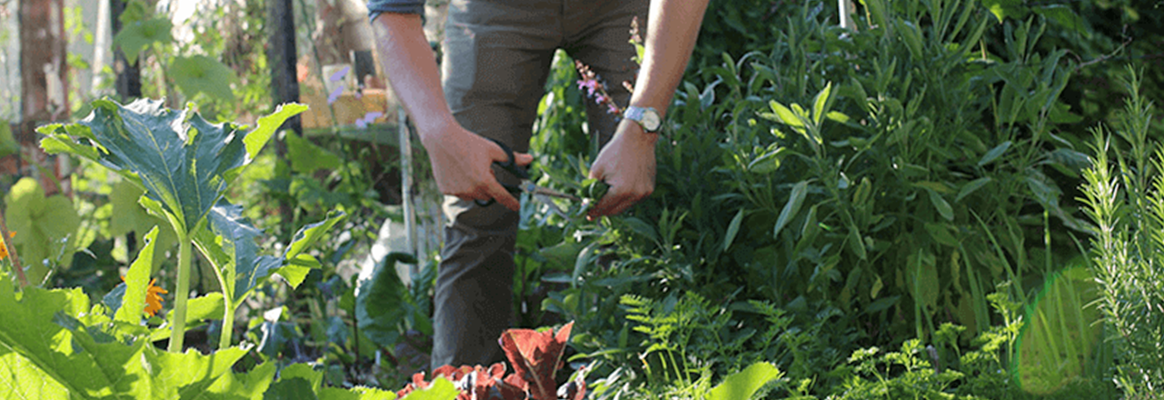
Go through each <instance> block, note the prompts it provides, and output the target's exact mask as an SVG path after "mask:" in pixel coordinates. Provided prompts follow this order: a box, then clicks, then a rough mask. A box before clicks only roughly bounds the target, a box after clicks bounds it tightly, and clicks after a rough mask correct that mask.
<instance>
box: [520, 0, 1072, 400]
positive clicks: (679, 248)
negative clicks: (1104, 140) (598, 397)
mask: <svg viewBox="0 0 1164 400" xmlns="http://www.w3.org/2000/svg"><path fill="white" fill-rule="evenodd" d="M830 4H831V3H830ZM773 7H774V8H776V7H775V6H773ZM778 9H779V11H780V12H784V13H785V14H783V15H781V16H779V17H771V18H775V20H777V21H780V23H779V24H772V25H778V27H773V28H771V29H772V31H764V33H762V34H759V33H758V34H757V35H754V36H755V37H757V38H760V37H763V38H766V37H767V36H766V35H767V34H769V33H770V34H771V35H773V37H774V38H775V39H774V40H771V41H770V42H767V44H764V45H758V46H759V47H757V48H762V49H767V50H763V51H754V52H749V53H746V54H743V55H739V56H733V55H731V54H726V53H725V54H720V55H719V57H720V60H718V61H711V60H708V59H706V58H703V59H697V60H696V61H695V65H698V66H700V69H699V70H698V71H696V72H695V73H694V77H693V78H692V79H691V80H689V81H688V82H687V83H684V85H683V86H681V87H680V90H679V92H678V94H677V98H676V102H675V104H674V105H673V106H672V107H671V109H670V110H669V113H668V126H667V128H666V131H665V132H666V137H665V138H663V139H661V140H660V142H659V145H658V147H657V153H656V156H657V159H658V175H657V178H656V190H655V193H654V194H653V195H652V196H651V197H650V198H648V199H647V200H645V201H644V202H643V203H641V204H640V205H639V206H637V207H635V209H634V210H632V211H631V212H630V213H628V214H626V215H624V216H620V217H613V218H608V219H605V220H603V221H599V222H596V223H587V222H585V221H578V220H571V219H569V218H562V217H560V216H557V215H554V214H553V213H552V212H549V211H548V210H547V209H546V208H544V207H540V206H537V205H530V204H527V209H526V210H524V212H523V219H522V223H523V228H525V229H526V230H523V233H522V237H520V238H519V265H523V262H524V263H525V264H528V265H534V267H530V268H529V269H527V270H525V273H526V275H523V277H525V278H526V279H527V280H526V282H529V281H530V280H529V279H528V277H538V276H540V277H541V279H540V281H538V282H537V283H536V284H529V285H530V286H538V287H560V288H563V289H562V290H558V291H551V292H550V293H549V294H548V295H546V298H545V299H544V300H542V304H543V308H544V309H545V310H549V311H553V312H555V313H561V314H563V315H564V317H565V318H567V319H573V320H576V321H577V324H578V329H579V333H578V335H577V336H576V337H575V338H574V345H575V348H576V349H578V351H579V353H580V354H579V355H577V356H575V357H573V358H572V360H574V361H575V362H581V361H585V360H590V361H591V362H595V363H598V364H600V367H598V368H597V369H596V371H602V372H604V373H610V374H617V375H619V376H620V379H619V380H618V382H620V383H619V384H620V385H621V384H627V385H631V386H633V385H635V384H643V383H644V382H649V381H650V380H651V379H656V378H655V377H660V378H659V379H663V378H661V377H663V376H664V375H659V373H661V372H660V371H665V370H666V368H672V369H673V368H675V364H676V362H670V361H667V362H670V363H671V367H666V366H664V362H665V361H664V359H665V358H669V357H671V355H670V354H667V352H666V351H661V350H660V349H662V348H667V346H663V347H662V348H660V347H658V346H652V345H651V343H652V342H651V340H650V338H651V336H650V335H649V332H637V331H636V330H635V329H634V327H633V326H628V325H626V324H625V323H624V320H625V318H626V317H627V316H628V313H629V315H634V314H633V312H631V311H632V309H633V307H637V306H634V305H625V304H621V303H620V301H619V299H620V298H623V296H624V295H628V294H633V295H635V296H637V297H636V298H638V299H641V300H642V301H651V302H655V303H657V304H658V305H659V307H661V308H660V310H661V311H667V312H671V311H674V312H678V310H681V309H682V306H681V305H682V304H683V301H684V300H683V299H685V298H687V297H686V296H687V295H686V293H690V292H695V293H698V294H699V296H700V298H701V299H704V300H703V301H706V302H709V304H711V305H713V306H712V307H711V309H718V310H725V311H721V312H720V313H719V314H716V313H712V314H709V315H707V316H706V318H704V319H695V320H690V321H688V322H689V323H690V324H693V326H695V327H701V326H703V327H706V326H718V327H721V328H722V329H724V330H726V331H728V332H730V333H724V337H721V338H720V340H722V342H723V343H740V345H738V346H731V345H726V347H724V348H726V349H727V350H722V348H716V349H713V348H711V347H706V348H705V347H701V346H710V345H706V344H702V343H703V342H702V341H699V340H691V341H688V342H684V343H689V344H690V345H689V346H688V348H687V351H685V352H680V353H678V354H682V355H683V356H684V357H685V358H686V359H685V360H681V361H680V362H678V364H682V365H686V366H688V367H690V368H691V369H690V370H689V371H687V372H686V373H679V374H675V373H670V376H671V377H672V379H675V378H677V379H681V380H684V379H692V378H691V376H698V375H699V373H700V372H699V371H704V370H706V371H710V372H709V373H710V374H712V375H714V376H724V375H726V374H728V373H731V372H733V371H738V370H739V369H740V368H742V367H744V366H746V365H747V364H746V363H745V361H743V360H745V359H751V358H753V357H754V358H755V359H762V360H767V361H771V362H774V363H776V364H777V365H779V366H781V368H782V369H784V370H785V371H786V372H787V374H788V376H790V377H805V378H809V379H811V380H812V382H813V383H812V384H811V385H808V389H806V390H807V392H806V393H815V394H823V393H828V392H829V388H831V387H834V386H836V385H839V384H840V383H841V382H843V377H842V376H841V375H837V374H830V373H829V372H828V371H833V370H834V367H835V366H837V365H841V364H843V363H844V362H845V360H846V359H847V358H848V356H849V354H850V353H851V352H852V351H853V350H856V349H859V348H866V347H870V346H875V345H876V346H886V347H891V348H893V347H898V346H900V345H901V344H902V343H903V340H904V339H905V338H916V339H917V340H919V341H920V342H919V343H922V344H933V345H934V346H937V350H938V351H941V352H951V351H954V350H953V348H952V347H953V346H954V345H953V344H952V343H953V342H951V341H946V342H939V341H937V340H936V338H935V336H936V333H937V332H939V331H940V329H939V327H940V326H941V325H942V324H943V323H954V324H957V325H961V326H965V327H966V329H965V330H964V331H961V332H962V333H960V334H959V340H961V341H967V340H970V339H972V338H974V337H977V336H979V335H981V334H984V333H988V332H990V331H991V329H992V328H991V327H992V326H997V325H1000V324H1002V323H1003V321H1001V320H1000V319H999V317H998V316H997V315H994V314H992V313H991V305H990V302H989V301H988V300H987V294H989V293H994V292H996V291H997V292H1000V293H1002V294H1004V295H1005V296H1007V298H1011V299H1013V301H1015V302H1017V303H1018V304H1023V305H1028V304H1031V300H1032V299H1033V298H1034V297H1035V296H1034V293H1035V291H1036V290H1037V289H1038V288H1040V287H1041V286H1042V283H1043V281H1044V279H1046V278H1047V277H1050V276H1052V275H1053V274H1054V273H1055V272H1056V271H1057V270H1058V269H1059V267H1058V266H1059V265H1063V264H1066V262H1067V260H1070V259H1072V258H1074V257H1077V256H1078V255H1079V249H1078V248H1077V247H1076V246H1075V245H1074V243H1075V242H1074V240H1073V237H1074V236H1077V235H1083V234H1085V232H1088V224H1087V223H1086V222H1084V221H1081V220H1079V219H1078V218H1077V214H1078V211H1077V209H1076V205H1075V204H1074V202H1073V199H1072V197H1070V196H1065V195H1064V194H1063V193H1064V190H1065V189H1064V187H1067V188H1068V190H1070V189H1069V188H1070V186H1069V185H1068V186H1064V185H1062V184H1061V182H1072V181H1073V180H1077V179H1079V177H1080V172H1081V170H1082V169H1083V168H1085V167H1086V166H1087V165H1088V161H1087V156H1086V154H1084V153H1082V152H1080V151H1078V150H1077V149H1076V148H1075V147H1074V145H1073V144H1072V142H1071V141H1070V140H1065V139H1063V138H1062V137H1060V136H1059V134H1060V133H1061V129H1062V127H1064V126H1066V124H1070V123H1073V122H1075V121H1077V120H1078V117H1077V116H1076V115H1074V114H1072V110H1071V109H1070V107H1069V106H1068V105H1066V104H1065V103H1064V102H1063V101H1062V100H1061V99H1060V95H1061V93H1062V91H1063V90H1064V87H1066V85H1067V84H1068V82H1069V81H1070V77H1071V75H1072V72H1073V71H1074V69H1073V68H1072V67H1071V64H1072V60H1071V59H1070V58H1068V57H1066V52H1065V51H1061V50H1051V51H1047V50H1043V48H1042V47H1040V46H1039V43H1040V39H1041V38H1042V37H1043V35H1044V34H1045V33H1046V32H1047V31H1048V30H1049V29H1056V28H1055V25H1051V24H1048V23H1047V21H1046V19H1045V18H1042V17H1039V16H1037V15H1036V16H1031V17H1029V18H1027V19H1025V20H1023V21H1016V22H1012V23H1006V24H1000V23H999V19H998V18H997V17H996V16H995V15H993V14H992V13H991V12H990V11H989V10H988V9H987V8H986V7H983V6H982V4H981V3H980V2H976V1H937V0H931V1H920V2H885V1H866V2H865V3H864V7H863V9H862V10H861V13H860V14H859V15H858V16H859V18H858V29H857V30H856V31H845V30H843V29H841V28H839V27H837V26H835V22H833V21H835V16H833V15H830V13H831V12H832V11H831V8H830V5H825V6H823V7H822V6H821V5H820V4H818V3H809V4H801V5H797V6H787V7H786V6H783V5H781V6H780V7H778ZM789 9H793V11H788V10H789ZM826 10H830V11H826ZM741 18H742V17H741ZM830 19H832V20H830ZM723 24H725V25H730V22H724V23H723ZM713 25H715V24H713ZM765 26H768V25H765ZM986 38H997V39H1002V40H998V41H995V42H994V43H995V44H992V45H984V42H985V40H986ZM765 40H767V39H765ZM722 45H723V44H722V43H720V42H716V41H713V42H712V44H711V46H712V48H715V49H719V48H720V47H715V46H722ZM701 46H702V45H701ZM764 46H768V47H764ZM745 47H747V46H745ZM705 53H706V52H704V53H700V52H699V51H697V54H705ZM729 53H730V52H729ZM558 63H559V64H558V65H559V66H560V68H558V69H556V72H555V73H554V74H553V75H552V76H551V80H550V83H549V90H550V94H549V95H547V97H546V98H545V99H544V100H543V104H542V109H541V110H540V111H541V113H540V114H541V115H542V117H541V119H540V120H539V123H538V125H537V129H539V130H540V131H539V134H538V135H537V136H535V139H534V144H533V150H532V152H533V153H534V154H535V155H536V156H537V157H539V158H538V159H537V160H535V165H536V166H537V168H538V169H540V172H541V173H542V177H541V181H542V182H541V183H543V184H546V185H549V186H559V187H560V188H562V189H573V190H579V189H581V188H580V187H579V185H577V182H580V181H581V178H580V177H584V176H585V173H586V165H587V161H588V159H589V158H588V156H587V155H586V154H585V153H584V152H585V151H586V150H585V149H587V148H588V147H589V146H586V144H585V142H583V141H581V140H579V139H578V138H577V136H578V135H577V133H578V132H577V130H576V129H573V128H565V127H568V126H580V125H581V123H580V121H581V120H582V118H581V117H580V115H579V110H580V109H581V105H580V104H581V103H580V102H579V100H577V97H579V91H577V90H576V88H574V87H573V85H574V80H576V79H577V78H576V76H575V75H573V73H572V71H570V69H569V68H568V67H567V66H568V65H570V63H569V62H568V61H565V60H559V61H558ZM607 86H608V89H609V88H612V87H614V86H615V85H614V84H613V83H609V82H608V83H607ZM562 153H564V155H561V154H562ZM593 154H594V153H593V149H591V153H590V155H589V156H590V157H592V156H593ZM519 279H522V278H519ZM529 300H530V299H529V298H526V297H522V298H519V299H518V300H517V302H518V303H520V304H519V306H523V305H524V306H529V305H530V303H531V302H530V301H529ZM750 301H760V302H763V303H765V304H771V305H773V306H774V307H777V308H779V309H781V310H783V311H784V312H785V313H786V314H785V315H784V316H783V317H782V318H787V322H783V323H781V324H777V326H783V327H784V328H781V330H780V332H779V333H775V335H776V336H777V337H779V338H780V339H779V340H771V341H764V340H757V339H758V338H760V337H763V335H765V334H767V333H766V332H765V330H766V329H767V328H768V327H771V326H773V324H775V322H770V321H768V319H767V317H765V315H764V314H763V313H758V312H755V311H754V309H753V306H752V305H751V304H752V303H750ZM726 310H730V311H733V312H732V313H728V312H727V311H726ZM749 310H752V311H749ZM532 313H533V312H531V314H532ZM680 315H682V313H680ZM717 318H720V319H722V321H719V320H717ZM683 329H687V328H683ZM690 329H697V328H690ZM798 335H803V336H804V337H806V338H809V339H804V340H803V341H801V342H797V341H796V338H797V337H798ZM793 349H795V350H793ZM675 350H676V349H670V351H672V352H673V351H675ZM1012 351H1013V350H1007V351H1006V352H1004V353H1003V354H1001V355H1000V357H1001V361H1000V365H1010V362H1011V358H1013V357H1012V356H1013V355H1012V354H1011V352H1012ZM640 357H641V359H642V361H639V360H636V358H640ZM628 365H635V366H636V367H629V366H628ZM640 365H641V366H643V367H642V368H641V369H640V368H639V367H637V366H640ZM652 371H653V372H652ZM687 374H692V375H691V376H686V375H687Z"/></svg>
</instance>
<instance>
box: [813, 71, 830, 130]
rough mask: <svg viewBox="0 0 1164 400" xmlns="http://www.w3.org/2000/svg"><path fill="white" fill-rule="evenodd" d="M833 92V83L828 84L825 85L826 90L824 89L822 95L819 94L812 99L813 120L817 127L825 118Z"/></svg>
mask: <svg viewBox="0 0 1164 400" xmlns="http://www.w3.org/2000/svg"><path fill="white" fill-rule="evenodd" d="M832 92H833V83H832V82H829V83H828V84H825V87H824V89H822V90H821V91H820V93H817V94H816V97H815V98H813V99H812V120H813V122H814V123H816V124H817V125H820V121H821V119H822V118H824V116H825V113H826V111H825V106H827V105H828V103H829V99H830V97H831V96H832Z"/></svg>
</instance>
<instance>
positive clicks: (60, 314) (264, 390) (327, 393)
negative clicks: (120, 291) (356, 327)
mask: <svg viewBox="0 0 1164 400" xmlns="http://www.w3.org/2000/svg"><path fill="white" fill-rule="evenodd" d="M151 252H152V249H150V248H149V246H147V247H146V249H143V254H142V256H141V257H139V263H138V264H139V265H148V261H145V262H141V261H142V260H143V259H148V257H149V256H150V254H149V253H151ZM146 269H147V270H148V267H147V268H146ZM0 304H2V305H3V307H4V310H5V312H4V313H3V315H0V321H2V322H3V324H2V325H3V326H2V327H0V344H2V345H3V347H4V349H5V351H4V352H3V354H0V371H2V372H3V373H2V374H0V382H2V383H3V384H2V385H0V395H2V396H3V397H5V398H80V399H88V398H110V399H142V398H179V397H180V398H189V399H223V398H225V399H262V398H272V397H270V396H274V397H273V398H295V399H302V398H320V399H393V398H395V396H394V395H393V394H392V393H390V392H383V391H379V390H375V389H370V388H354V389H350V390H348V389H339V388H328V387H323V386H322V385H321V379H322V377H321V375H322V374H321V373H320V372H317V371H314V370H313V369H312V368H311V367H309V366H307V365H304V364H297V365H292V366H289V367H287V368H284V369H283V371H282V372H281V373H280V374H279V375H280V377H279V378H278V379H276V372H277V371H276V368H275V364H273V363H269V362H268V363H264V364H262V365H259V366H257V367H255V368H254V369H251V370H250V371H247V372H241V373H240V372H235V371H232V369H231V366H232V365H234V364H235V363H236V362H237V361H238V360H240V359H241V358H242V357H243V356H245V355H246V353H247V349H246V348H239V347H232V348H226V349H220V350H218V351H216V352H213V353H212V354H208V355H207V354H201V353H199V352H197V351H192V350H191V351H186V352H184V353H176V352H166V351H160V350H159V349H157V348H155V347H154V346H152V345H151V342H152V341H151V340H149V334H150V333H149V329H148V328H146V327H144V326H141V325H138V324H135V323H132V322H130V321H128V320H125V319H123V318H122V315H123V314H122V313H120V312H119V313H118V315H117V318H110V316H109V315H108V314H107V311H108V309H107V308H105V306H104V305H102V304H95V305H90V303H89V297H88V296H87V295H86V294H85V293H84V292H82V291H81V290H80V289H52V290H49V289H42V288H37V287H31V286H30V287H25V288H24V289H23V290H22V291H19V292H17V291H16V288H15V287H14V286H13V284H12V280H11V278H10V277H9V276H8V275H7V274H0ZM127 307H128V305H127ZM123 309H125V310H130V311H129V312H127V313H125V314H124V315H127V316H132V315H134V314H136V315H138V316H140V311H134V310H133V309H131V308H126V307H123ZM296 380H302V381H304V382H303V383H300V382H293V381H296ZM304 383H306V385H303V384H304ZM299 385H303V386H299ZM310 396H314V397H310Z"/></svg>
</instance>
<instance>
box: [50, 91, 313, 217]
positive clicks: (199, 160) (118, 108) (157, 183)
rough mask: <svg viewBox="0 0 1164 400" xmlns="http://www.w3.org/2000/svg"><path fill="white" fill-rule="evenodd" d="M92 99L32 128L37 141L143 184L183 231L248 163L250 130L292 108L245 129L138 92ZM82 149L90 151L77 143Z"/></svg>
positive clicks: (267, 126) (271, 123)
mask: <svg viewBox="0 0 1164 400" xmlns="http://www.w3.org/2000/svg"><path fill="white" fill-rule="evenodd" d="M93 106H94V109H93V112H92V113H91V114H89V116H88V117H86V118H85V119H84V120H82V121H81V122H79V123H77V124H71V125H67V126H61V125H50V126H46V127H41V128H39V129H37V131H38V132H40V133H42V134H44V135H46V136H48V138H46V139H45V140H42V141H41V144H42V147H44V145H45V143H46V141H48V140H55V141H56V142H57V143H59V144H63V145H64V146H56V147H53V149H54V151H64V152H69V153H73V154H77V155H80V156H82V157H86V158H90V159H92V160H93V161H97V162H98V163H100V164H102V165H104V166H106V167H109V168H111V169H113V170H114V171H116V172H118V173H119V174H121V175H122V176H124V177H126V178H127V179H129V180H130V181H132V182H134V183H137V184H140V185H142V187H144V188H145V189H146V197H147V198H148V199H149V200H152V201H153V203H150V202H146V201H142V204H143V205H144V206H147V207H146V208H147V209H150V208H151V206H153V207H156V209H155V210H154V211H162V212H164V214H165V216H166V218H167V219H169V220H170V222H171V224H173V225H174V229H175V232H178V233H181V234H187V233H190V232H191V231H192V230H193V228H194V227H195V226H197V225H198V223H199V222H200V221H201V220H202V219H203V218H204V217H205V216H206V214H207V213H208V212H209V211H210V208H211V207H213V206H214V204H216V203H217V202H218V199H219V198H221V197H222V195H223V193H224V191H225V190H226V186H227V185H228V184H229V183H230V181H231V180H232V179H233V178H234V177H236V176H237V175H238V173H239V172H240V170H241V169H242V168H243V167H245V166H246V165H247V164H249V163H250V161H251V159H252V157H253V156H251V154H252V150H253V149H252V146H251V145H244V143H245V142H248V139H250V137H249V136H250V135H251V134H258V135H260V136H263V135H264V134H266V133H267V131H269V130H272V129H275V128H276V127H278V126H279V125H280V124H282V120H283V119H286V117H289V116H290V115H293V114H294V113H293V112H276V114H275V116H277V118H271V119H266V118H260V120H259V127H258V128H257V129H255V130H254V131H251V132H250V133H243V132H241V130H240V128H239V127H238V126H235V125H234V124H229V123H224V124H218V125H211V124H210V123H208V122H206V120H204V119H202V117H201V116H200V115H198V113H189V112H187V111H181V112H179V111H175V110H170V109H167V108H165V107H163V106H162V102H161V101H154V100H149V99H141V100H138V101H135V102H133V103H131V104H130V105H129V106H122V105H120V104H117V103H115V102H113V101H109V100H97V101H94V102H93ZM299 111H302V109H301V108H300V109H299ZM83 138H86V139H89V140H82V139H83ZM268 138H269V136H268ZM240 139H241V140H240ZM252 140H254V139H252ZM263 143H265V141H263ZM84 148H89V149H90V151H85V150H80V149H84ZM45 150H46V151H49V149H48V148H46V149H45ZM97 150H100V151H97ZM159 205H160V206H161V207H157V206H159Z"/></svg>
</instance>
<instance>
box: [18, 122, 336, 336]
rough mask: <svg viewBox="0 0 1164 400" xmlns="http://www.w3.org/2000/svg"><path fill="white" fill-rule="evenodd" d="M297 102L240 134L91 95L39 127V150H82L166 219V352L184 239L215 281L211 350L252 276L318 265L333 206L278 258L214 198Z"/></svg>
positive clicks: (291, 273)
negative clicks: (67, 121)
mask: <svg viewBox="0 0 1164 400" xmlns="http://www.w3.org/2000/svg"><path fill="white" fill-rule="evenodd" d="M305 108H306V107H305V106H302V105H290V106H286V107H282V108H280V110H279V111H277V112H276V113H275V114H272V115H270V116H267V117H263V118H260V119H259V123H258V127H257V128H255V129H254V130H252V131H250V132H244V131H243V129H244V127H241V126H237V125H234V124H229V123H225V124H219V125H212V124H210V123H208V122H206V121H205V120H204V119H203V118H202V117H201V116H199V115H198V114H197V113H187V112H178V111H175V110H170V109H166V108H164V107H162V106H161V102H159V101H151V100H148V99H143V100H138V101H135V102H134V103H132V104H130V105H129V106H122V105H120V104H117V103H115V102H112V101H108V100H99V101H96V102H94V111H93V113H92V114H91V115H90V117H88V118H86V119H85V120H83V121H81V122H80V123H77V124H72V125H67V126H66V125H59V124H57V125H47V126H44V127H41V128H39V129H38V131H39V132H41V133H42V134H44V135H46V137H45V138H44V139H43V140H42V141H41V146H42V147H43V148H44V149H45V150H46V151H47V152H49V153H60V152H67V153H71V154H75V155H78V156H81V157H84V158H88V159H90V160H92V161H96V162H99V163H101V164H102V165H104V166H106V167H109V168H111V169H113V170H114V171H116V172H117V173H118V174H120V175H122V177H123V178H125V179H127V180H129V181H130V182H133V183H135V184H138V185H140V186H142V187H143V188H144V189H145V194H144V195H142V197H141V198H140V199H139V203H140V204H141V205H142V206H143V207H145V208H146V209H147V210H149V212H150V213H152V214H154V215H156V216H159V217H164V218H165V219H166V220H167V221H168V222H169V224H170V227H171V228H172V229H173V231H174V233H175V235H176V237H177V240H178V246H179V252H178V274H177V287H176V289H175V295H176V299H175V302H174V303H175V304H174V311H175V316H174V319H173V320H172V321H171V322H172V323H173V334H172V335H171V337H170V350H171V351H175V352H176V351H180V350H181V349H182V345H183V339H184V337H185V323H186V311H187V310H186V307H187V304H186V303H187V299H188V295H189V283H190V264H191V257H192V252H191V249H192V246H195V245H196V246H197V247H198V249H199V250H200V251H201V253H202V254H203V255H204V256H205V257H206V259H207V260H208V261H209V262H210V263H211V265H212V266H213V269H214V271H215V274H216V275H217V277H218V280H219V282H220V284H221V287H222V292H223V297H222V299H223V301H224V305H225V307H224V309H225V311H224V315H223V329H222V337H221V339H220V341H219V347H220V348H226V347H229V346H230V343H231V333H232V332H233V329H232V326H233V325H232V324H233V320H234V311H235V309H236V308H237V307H238V305H239V304H241V302H242V300H243V299H245V298H246V296H247V295H248V294H249V292H250V290H251V289H253V288H254V287H255V285H256V282H257V281H258V280H259V279H262V278H265V277H267V276H268V275H270V274H271V273H279V274H280V275H282V276H283V277H284V278H285V279H287V281H288V283H290V284H291V285H292V286H293V287H295V286H298V285H299V284H300V283H301V282H302V281H303V278H304V277H305V276H306V274H307V272H308V271H309V270H310V268H312V267H316V266H318V265H319V262H318V260H316V259H315V258H314V257H312V256H310V255H309V254H307V253H306V252H305V250H306V249H307V247H308V246H310V245H311V244H313V243H314V242H315V241H317V240H318V239H319V238H320V237H321V236H322V235H323V234H324V233H325V232H326V231H327V230H328V229H330V228H331V227H332V226H334V225H335V224H336V223H337V222H338V221H339V219H341V218H343V213H342V212H338V213H335V214H334V215H329V216H328V218H327V219H326V220H324V221H322V222H318V223H315V224H311V225H308V226H306V227H304V228H303V229H301V230H300V231H299V233H298V234H297V235H296V237H295V238H294V239H293V240H292V242H291V244H290V245H288V246H287V250H286V252H285V253H284V255H283V256H282V257H275V256H260V255H258V245H257V243H256V242H255V239H256V238H257V237H258V236H259V235H260V234H261V232H260V231H258V230H257V229H255V228H253V227H252V226H251V225H250V224H249V222H247V221H246V220H245V219H243V218H242V217H241V215H240V211H241V207H239V206H234V205H231V204H229V203H226V202H225V201H224V200H223V196H224V192H225V190H226V187H227V185H228V184H229V183H230V182H231V181H233V180H234V179H235V178H236V177H238V175H239V173H240V171H241V169H242V168H243V167H245V166H246V165H247V164H249V162H250V161H251V159H253V158H254V156H255V155H256V154H257V153H258V152H259V150H260V149H261V148H262V147H263V146H264V145H265V144H266V142H267V141H268V140H269V139H270V137H271V136H272V135H273V134H274V133H275V130H276V129H277V128H278V127H279V126H280V125H281V124H282V123H283V121H284V120H286V119H287V118H289V117H290V116H292V115H295V114H297V113H299V112H302V111H303V110H304V109H305Z"/></svg>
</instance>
